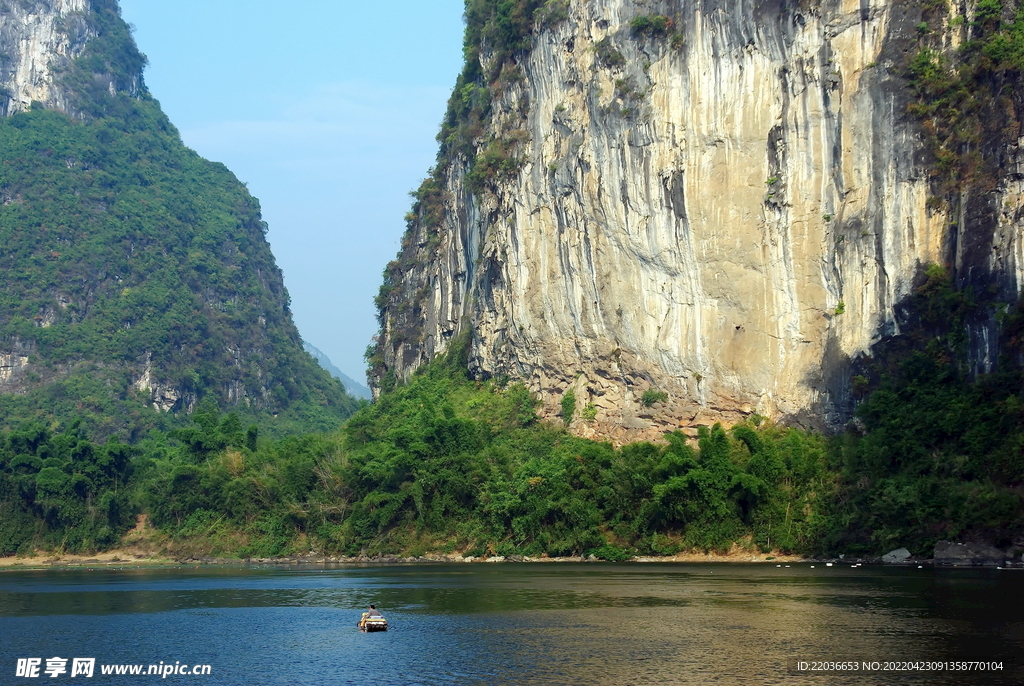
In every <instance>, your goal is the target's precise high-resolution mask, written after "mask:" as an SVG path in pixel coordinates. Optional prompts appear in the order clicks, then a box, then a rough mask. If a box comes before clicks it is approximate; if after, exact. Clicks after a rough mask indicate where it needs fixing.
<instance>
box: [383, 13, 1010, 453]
mask: <svg viewBox="0 0 1024 686" xmlns="http://www.w3.org/2000/svg"><path fill="white" fill-rule="evenodd" d="M915 7H916V5H912V4H910V3H897V2H887V1H882V0H857V1H853V0H824V1H822V2H820V3H818V2H813V3H809V2H801V3H755V2H736V3H724V4H723V3H713V2H699V1H697V0H680V1H678V2H674V3H650V2H644V1H641V0H598V1H584V0H571V2H569V3H568V18H567V19H566V20H564V21H562V22H560V23H558V24H557V25H556V26H554V27H549V28H538V29H535V32H534V35H533V48H532V50H531V51H530V52H529V54H528V55H527V56H525V57H524V58H522V60H521V61H520V62H519V64H518V68H519V70H520V74H521V79H518V80H512V81H511V83H510V84H509V85H508V86H507V87H505V88H504V90H503V92H502V94H501V96H500V98H499V99H498V101H497V102H496V103H495V114H494V115H493V117H492V121H491V124H490V129H489V131H488V132H487V134H485V135H484V136H482V137H481V139H480V140H481V145H483V141H485V140H486V139H487V138H488V137H493V138H495V139H499V140H524V141H525V142H523V143H521V144H520V146H519V147H518V148H517V150H518V152H517V154H518V155H519V156H520V158H521V162H522V164H521V166H520V167H519V170H518V171H517V172H516V173H514V174H511V175H509V176H507V177H499V178H497V179H496V180H495V182H494V183H493V184H491V185H490V186H489V187H488V188H487V189H486V190H484V191H482V192H480V193H472V192H470V190H469V189H468V184H467V179H466V172H467V169H468V162H467V160H466V159H458V158H457V159H456V160H455V161H454V162H453V163H452V164H450V165H449V166H448V167H447V178H446V179H445V192H446V199H445V203H446V204H445V214H444V220H443V222H442V224H441V226H440V227H439V228H438V229H437V230H436V235H431V233H432V232H431V231H428V230H426V229H423V228H422V227H415V226H414V228H413V234H412V235H411V237H409V239H408V240H407V242H406V247H405V252H406V258H408V259H406V260H405V262H406V263H407V264H408V265H410V266H409V267H408V268H407V269H406V270H405V271H404V272H403V274H402V277H401V279H400V281H399V282H398V283H396V284H395V290H394V293H395V294H396V295H394V296H393V297H392V300H391V301H390V302H389V304H388V305H387V306H386V307H385V308H384V310H383V312H382V323H383V326H382V331H381V334H380V341H381V345H380V350H381V351H382V352H383V356H384V358H385V361H386V365H387V367H388V368H389V369H390V370H392V371H394V372H395V373H396V374H397V375H398V376H407V375H408V374H410V373H411V372H412V371H413V370H414V369H415V368H416V367H417V366H419V365H420V364H423V363H424V362H425V361H427V360H429V359H431V358H432V357H433V356H435V355H437V354H439V353H441V352H443V351H444V350H446V348H447V346H448V344H449V343H450V341H452V340H453V338H454V336H455V335H456V334H457V332H458V331H460V330H461V329H463V328H464V327H466V326H471V327H472V330H473V339H472V345H471V351H470V362H471V366H472V367H474V368H475V369H476V370H477V371H478V372H479V373H481V374H484V375H501V374H507V375H509V376H511V377H513V378H520V379H523V380H525V382H526V383H527V385H528V386H529V387H530V388H531V389H532V390H533V391H535V392H537V393H538V394H539V395H540V397H541V399H542V401H543V404H544V410H543V412H544V413H545V414H546V415H548V416H554V415H557V414H558V413H559V411H560V410H559V401H560V399H561V398H562V397H563V394H564V393H565V392H566V391H567V390H568V389H569V388H572V389H574V392H575V395H576V398H577V407H578V408H584V407H587V406H590V405H592V406H593V407H592V408H591V409H590V411H589V415H590V416H591V417H592V419H591V420H589V421H588V420H585V419H583V418H582V417H581V416H580V414H577V415H576V418H575V419H574V421H573V426H574V429H575V430H576V431H577V432H578V433H581V434H584V435H593V436H602V437H610V438H612V439H613V440H616V441H624V440H634V439H638V438H657V437H658V436H660V435H661V433H662V432H663V431H665V430H669V429H675V428H684V429H685V428H687V427H692V426H694V425H697V424H708V423H711V422H713V421H720V420H722V421H726V422H732V421H737V420H740V419H742V418H743V417H745V416H748V415H750V414H752V413H759V414H761V415H764V416H767V417H771V418H788V419H790V420H796V421H805V422H806V423H811V424H815V423H816V424H819V425H821V424H824V425H833V426H835V425H838V424H840V423H841V422H842V421H844V420H845V415H844V409H843V403H844V402H845V401H846V400H847V399H848V396H849V388H848V386H849V381H850V380H849V371H848V363H849V360H850V359H852V358H854V357H855V356H857V355H860V354H864V353H866V352H868V351H869V350H870V348H871V346H872V344H874V343H875V342H877V341H879V340H880V339H881V338H883V337H885V336H887V335H891V334H893V333H896V332H897V324H896V322H897V318H896V315H895V311H894V308H895V307H896V304H897V303H898V302H899V301H900V300H901V299H902V298H904V297H905V296H907V295H908V294H909V293H910V292H911V290H912V283H913V280H914V277H915V275H916V274H918V273H919V270H920V269H921V268H922V266H923V265H926V264H928V263H931V262H938V263H946V262H950V261H952V262H957V261H959V260H967V259H969V258H970V259H975V258H974V257H972V256H968V255H962V254H961V253H960V252H956V251H957V248H956V247H955V246H956V245H957V244H958V243H957V241H956V240H955V238H956V234H957V233H958V232H963V231H964V230H965V219H964V217H962V216H961V217H950V216H947V215H946V212H945V211H944V210H942V209H941V206H940V205H936V204H935V203H930V202H929V198H930V197H931V196H932V190H931V187H930V177H929V169H928V166H927V163H928V161H927V159H926V156H925V155H923V147H924V146H923V142H922V134H921V130H920V125H919V123H918V122H916V121H914V120H913V119H912V118H910V117H909V116H908V115H907V114H906V107H907V104H908V102H909V101H908V98H909V95H908V93H907V90H906V89H907V84H906V80H905V78H904V76H905V63H906V57H907V50H908V49H912V48H913V46H914V40H915V35H916V34H915V26H916V24H917V23H918V22H919V21H920V19H921V17H920V10H919V9H918V10H915V9H914V8H915ZM915 11H916V12H917V14H915ZM653 12H660V13H664V14H668V15H671V16H673V17H676V18H677V19H676V23H675V26H674V29H673V30H674V31H675V32H676V38H675V39H674V40H668V38H667V37H658V36H650V35H647V36H644V35H637V34H636V33H635V32H632V31H631V30H630V26H629V23H630V20H631V19H632V18H634V17H636V16H639V15H647V14H651V13H653ZM610 51H614V52H610ZM608 54H618V55H620V56H621V57H622V59H621V60H617V59H603V58H602V55H608ZM487 58H488V56H487V54H486V52H485V53H484V60H486V59H487ZM523 111H527V112H528V113H527V114H526V115H525V117H524V116H523V115H522V114H521V113H522V112H523ZM1020 178H1024V176H1021V177H1020ZM1021 184H1022V182H1020V181H1016V182H1010V183H1007V184H1006V185H1005V187H1002V188H1000V189H999V191H998V192H997V197H998V200H997V204H998V205H999V206H1000V208H1001V210H1000V211H999V212H998V226H997V227H996V229H995V231H994V232H993V236H992V237H991V241H990V245H986V246H985V248H986V250H988V252H987V253H985V255H984V257H983V258H982V259H981V261H982V262H985V261H987V263H986V264H984V265H982V266H984V267H985V268H988V269H991V270H993V271H999V272H1000V273H1003V274H1006V275H1008V277H1007V278H1008V279H1009V282H1010V283H1011V286H1010V288H1011V290H1013V289H1019V287H1020V285H1021V284H1022V282H1024V273H1022V268H1024V259H1022V257H1024V256H1022V253H1021V251H1022V250H1024V246H1022V240H1021V238H1022V229H1021V226H1022V224H1021V219H1020V215H1021V214H1022V213H1021V212H1020V211H1019V210H1020V208H1021V197H1022V195H1021V194H1022V191H1024V186H1022V185H1021ZM960 243H961V244H962V243H963V241H960ZM961 252H962V251H961ZM957 264H959V262H957ZM981 364H983V365H984V364H985V362H984V361H983V360H982V362H981ZM652 390H653V391H659V392H663V393H665V394H667V399H664V400H659V399H657V398H659V396H655V395H652V394H648V398H647V402H646V403H644V402H643V399H644V393H645V392H647V391H652ZM595 412H596V415H595Z"/></svg>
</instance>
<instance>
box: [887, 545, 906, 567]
mask: <svg viewBox="0 0 1024 686" xmlns="http://www.w3.org/2000/svg"><path fill="white" fill-rule="evenodd" d="M909 559H910V551H909V550H907V549H906V548H897V549H896V550H890V551H889V552H887V553H886V554H885V555H882V562H885V563H888V564H900V563H901V562H906V561H907V560H909Z"/></svg>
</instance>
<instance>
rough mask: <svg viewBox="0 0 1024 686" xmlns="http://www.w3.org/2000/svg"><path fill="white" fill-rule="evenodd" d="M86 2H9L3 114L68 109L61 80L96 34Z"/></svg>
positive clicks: (0, 83)
mask: <svg viewBox="0 0 1024 686" xmlns="http://www.w3.org/2000/svg"><path fill="white" fill-rule="evenodd" d="M89 9H90V8H89V3H88V2H87V0H28V1H26V2H16V1H10V2H5V3H4V7H3V8H2V12H3V22H2V23H0V55H2V57H0V114H2V115H4V116H7V115H10V114H13V113H15V112H23V111H25V110H27V109H28V108H29V107H30V106H31V105H32V103H33V102H38V103H41V104H43V105H45V106H47V107H50V108H53V109H61V110H64V109H67V104H68V103H67V92H66V90H65V89H64V88H62V87H61V86H60V84H59V83H58V81H59V74H60V72H61V71H62V70H63V69H65V68H67V66H68V65H69V64H70V63H71V61H72V60H73V59H74V58H76V57H78V56H79V55H81V54H82V51H83V50H84V49H85V46H86V44H87V43H88V42H89V40H91V39H92V38H95V36H96V32H95V30H94V28H93V27H92V26H90V24H89V22H88V21H87V19H86V17H87V12H88V11H89Z"/></svg>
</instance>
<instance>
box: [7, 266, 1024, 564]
mask: <svg viewBox="0 0 1024 686" xmlns="http://www.w3.org/2000/svg"><path fill="white" fill-rule="evenodd" d="M908 307H909V308H910V309H911V310H912V311H913V313H914V316H915V317H916V322H917V324H916V327H914V328H911V329H910V330H909V332H908V333H907V334H906V335H905V336H903V337H900V338H899V339H897V340H896V341H895V342H894V347H893V348H892V349H891V350H889V351H887V352H885V353H880V354H879V355H878V356H877V358H875V360H874V362H873V366H872V367H870V368H866V369H865V370H864V373H865V375H864V376H861V377H860V379H859V380H856V383H855V385H856V386H857V388H858V389H859V390H858V392H859V393H861V394H862V396H863V402H862V403H861V405H860V408H859V410H858V413H857V414H858V418H859V419H858V421H857V422H855V423H854V424H851V427H850V429H849V430H848V431H847V432H845V433H844V434H842V435H839V436H835V437H832V438H826V437H823V436H821V435H817V434H814V433H808V432H804V431H800V430H797V429H792V428H783V427H779V426H775V425H772V424H770V423H766V422H763V421H761V420H760V419H759V418H757V417H754V418H752V419H751V420H750V421H748V422H746V423H743V424H740V425H738V426H735V427H733V428H731V429H730V430H725V429H723V428H722V427H720V426H714V427H705V428H702V429H701V430H700V435H699V437H698V439H697V440H696V441H693V440H688V439H687V438H686V437H685V436H683V435H682V434H680V433H671V434H668V435H666V437H665V438H666V441H665V443H664V444H660V445H653V444H649V443H637V444H631V445H627V446H624V447H622V448H614V447H613V446H611V445H610V444H608V443H600V442H594V441H589V440H585V439H582V438H578V437H575V436H572V435H571V434H569V433H568V432H567V431H566V430H565V429H564V428H563V427H562V425H561V423H559V424H558V425H554V424H550V423H545V422H541V421H539V420H538V419H537V417H536V415H535V411H534V410H535V401H534V400H533V398H532V397H531V395H530V394H529V392H528V391H527V390H526V389H525V388H524V387H522V386H520V385H517V384H511V385H505V384H503V383H502V382H500V381H498V380H492V381H488V382H477V381H473V380H470V379H469V378H468V377H467V374H466V371H465V370H466V366H465V364H466V361H465V359H464V358H463V355H464V352H463V349H464V346H462V347H460V345H458V344H457V345H455V346H453V348H452V350H453V351H454V352H453V353H451V354H450V355H449V356H448V357H446V358H444V359H439V360H436V361H435V362H433V363H432V364H430V365H428V366H426V367H424V368H423V369H422V370H421V371H420V372H419V373H418V374H416V375H415V376H414V377H413V378H412V379H411V380H410V382H409V383H408V384H404V385H398V386H396V388H394V389H393V390H392V391H390V392H388V393H385V394H384V395H383V396H382V397H381V399H380V400H379V401H378V402H377V403H375V404H373V405H370V406H366V407H364V408H363V409H361V410H360V411H359V412H357V413H356V414H355V415H354V416H353V417H352V418H351V419H350V420H349V421H348V422H347V423H346V424H345V425H344V427H342V429H341V430H340V431H338V432H335V433H333V434H328V435H306V436H303V437H298V438H288V439H284V440H278V441H273V442H272V441H267V440H264V439H259V438H258V433H257V430H256V428H255V427H249V428H247V429H246V428H244V427H243V424H242V422H241V421H240V420H239V418H238V417H237V416H236V415H231V414H229V415H226V416H223V415H220V414H219V413H218V412H217V410H216V408H215V406H214V405H213V404H212V403H210V404H207V405H204V406H202V407H200V408H199V409H198V410H197V412H196V413H195V414H194V415H193V421H192V425H191V426H190V427H188V428H185V429H180V430H177V431H173V432H170V433H167V434H154V435H153V436H151V437H150V439H148V440H146V441H143V442H141V443H140V444H138V445H136V446H134V447H129V446H125V445H123V444H120V443H117V442H110V443H107V444H104V445H96V444H91V443H89V442H88V441H86V440H85V439H84V438H83V437H82V435H81V431H80V430H79V428H78V427H71V428H70V429H68V430H67V431H64V432H61V433H59V434H57V435H50V434H48V433H47V432H46V431H45V430H42V429H40V428H38V427H29V428H26V429H23V430H20V431H15V432H8V433H6V434H5V435H4V437H3V439H2V441H0V500H2V502H3V504H2V505H0V507H2V508H3V512H4V517H3V521H5V522H9V524H6V525H4V526H5V527H6V528H4V529H3V530H2V532H0V553H3V554H11V553H13V552H15V551H16V550H21V551H23V552H24V551H27V550H29V549H30V548H31V547H33V546H38V545H64V546H65V547H66V548H68V549H73V548H76V547H77V548H78V549H88V548H90V547H97V546H102V545H110V544H111V543H112V542H113V541H114V540H116V538H117V535H118V534H119V533H120V532H123V531H124V530H125V529H126V527H127V526H128V525H129V524H130V521H131V516H130V515H132V514H134V513H136V512H142V511H145V512H148V513H149V515H150V517H151V521H152V522H153V523H154V524H155V525H156V526H157V527H158V528H159V530H160V531H161V532H162V535H164V536H166V544H167V545H168V546H169V547H170V548H171V549H172V550H177V551H191V552H193V553H197V552H198V553H204V554H214V555H241V556H245V555H251V556H269V555H282V554H293V553H298V552H310V551H316V552H319V553H325V554H331V553H333V554H339V553H340V554H356V553H399V552H402V553H407V554H422V553H424V552H430V551H443V552H452V551H459V552H466V553H470V554H474V555H480V554H484V553H488V554H502V555H509V554H526V555H540V554H548V555H568V554H581V553H582V554H590V553H594V554H596V555H598V556H600V557H604V558H606V559H618V558H622V557H625V556H628V555H631V554H636V553H640V554H668V553H673V552H676V551H680V550H691V549H697V550H728V549H730V547H731V546H733V545H734V544H739V545H740V546H741V547H744V548H746V549H748V550H751V551H753V550H762V551H766V552H767V551H770V550H782V551H786V552H798V553H805V554H836V553H839V552H846V553H850V554H854V553H856V554H880V553H883V552H886V551H887V550H889V549H891V548H894V547H898V546H907V547H909V548H910V549H911V550H912V551H913V552H914V553H916V554H919V555H928V554H929V553H930V552H931V549H932V546H933V545H934V543H935V542H936V541H937V540H940V539H943V538H953V539H957V538H965V537H967V538H970V537H981V538H985V539H987V540H991V541H994V542H996V543H999V544H1002V545H1005V546H1012V545H1018V544H1019V543H1017V541H1019V536H1020V534H1021V533H1022V531H1024V507H1022V504H1021V503H1022V502H1024V501H1022V498H1021V497H1020V495H1021V484H1022V480H1024V457H1022V456H1024V400H1022V398H1021V388H1022V387H1024V386H1022V381H1024V379H1022V377H1021V374H1020V372H1019V370H1015V368H1013V367H1012V366H1010V367H1009V369H1010V370H1011V371H1005V372H1002V373H1000V374H998V375H993V376H990V377H985V378H981V379H978V380H977V381H970V380H969V378H968V374H967V369H966V366H965V363H964V357H963V353H964V342H963V337H962V330H963V329H962V325H963V323H964V321H965V318H966V317H968V316H970V314H971V312H972V308H974V307H976V306H975V305H974V304H973V303H972V301H971V299H970V298H969V297H968V296H967V295H966V294H964V293H962V292H959V291H957V290H956V289H954V288H953V286H952V284H951V281H950V279H949V278H948V276H947V275H946V273H945V271H944V270H942V269H940V268H937V267H933V268H931V269H930V270H929V271H928V273H927V275H926V278H924V279H923V281H922V283H921V285H920V287H919V288H918V290H917V291H916V293H915V295H914V297H913V299H912V302H910V303H909V304H908ZM1004 316H1005V324H1006V326H1005V331H1006V336H1007V349H1008V350H1012V349H1014V346H1015V345H1017V343H1015V342H1014V341H1015V340H1016V339H1017V338H1019V337H1020V333H1021V332H1022V331H1024V310H1021V309H1015V310H1013V311H1008V312H1006V313H1005V315H1004ZM574 404H575V403H574ZM566 410H567V411H569V412H573V411H576V410H575V408H566ZM30 534H31V535H30Z"/></svg>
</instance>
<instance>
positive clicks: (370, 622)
mask: <svg viewBox="0 0 1024 686" xmlns="http://www.w3.org/2000/svg"><path fill="white" fill-rule="evenodd" d="M358 626H359V629H360V631H387V630H388V620H386V619H384V618H383V617H381V616H380V615H377V616H375V617H368V616H367V615H366V613H365V612H364V613H363V618H362V619H360V620H359V624H358Z"/></svg>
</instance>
